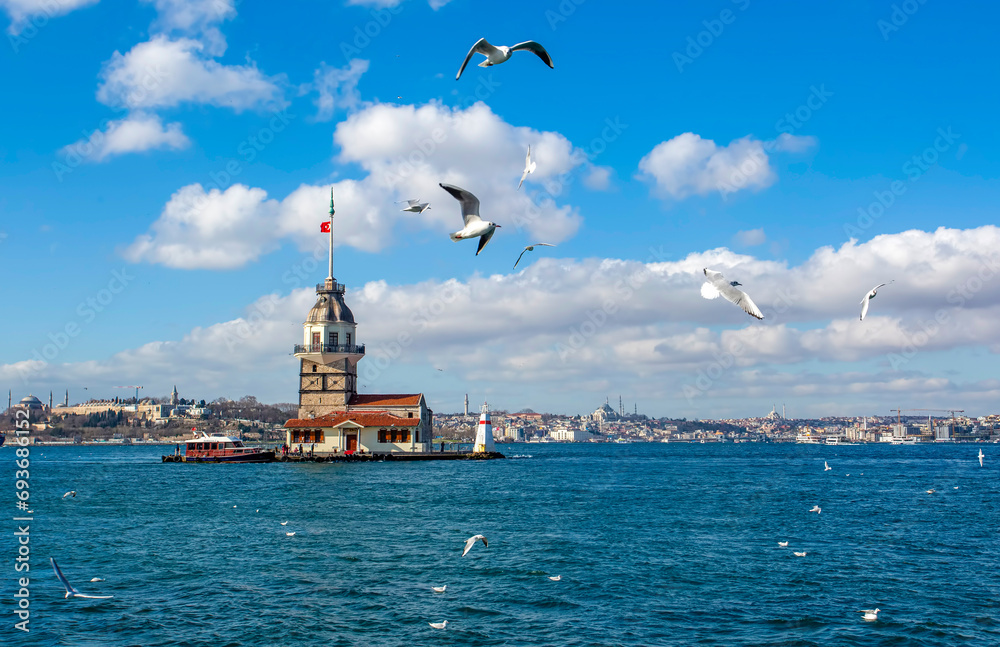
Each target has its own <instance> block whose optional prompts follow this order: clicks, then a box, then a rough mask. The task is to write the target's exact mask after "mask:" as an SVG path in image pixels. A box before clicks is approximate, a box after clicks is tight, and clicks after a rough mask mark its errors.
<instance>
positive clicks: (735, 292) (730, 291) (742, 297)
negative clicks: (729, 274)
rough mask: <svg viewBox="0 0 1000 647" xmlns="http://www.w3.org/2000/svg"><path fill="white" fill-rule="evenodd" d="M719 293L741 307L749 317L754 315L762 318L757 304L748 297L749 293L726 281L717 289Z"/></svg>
mask: <svg viewBox="0 0 1000 647" xmlns="http://www.w3.org/2000/svg"><path fill="white" fill-rule="evenodd" d="M717 287H718V286H717ZM719 293H720V294H722V296H724V297H725V298H726V299H728V300H729V301H730V302H732V303H735V304H736V305H738V306H739V307H741V308H743V312H745V313H747V314H748V315H750V316H751V317H756V318H757V319H763V318H764V315H763V314H761V312H760V310H759V309H758V308H757V304H755V303H754V302H753V300H752V299H751V298H750V295H749V294H747V293H746V292H744V291H743V290H741V289H739V288H737V287H735V286H733V285H729V284H728V283H727V284H726V286H725V287H724V288H720V289H719Z"/></svg>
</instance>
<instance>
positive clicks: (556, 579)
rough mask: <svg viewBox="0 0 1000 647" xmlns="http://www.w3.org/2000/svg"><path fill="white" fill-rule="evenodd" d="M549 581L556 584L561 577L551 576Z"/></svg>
mask: <svg viewBox="0 0 1000 647" xmlns="http://www.w3.org/2000/svg"><path fill="white" fill-rule="evenodd" d="M549 579H550V580H552V581H553V582H558V581H559V580H561V579H562V575H553V576H552V577H550V578H549Z"/></svg>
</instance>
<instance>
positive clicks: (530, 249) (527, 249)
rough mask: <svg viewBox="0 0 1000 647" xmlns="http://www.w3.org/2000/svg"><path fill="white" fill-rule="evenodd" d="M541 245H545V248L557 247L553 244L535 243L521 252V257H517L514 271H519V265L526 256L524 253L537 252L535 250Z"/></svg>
mask: <svg viewBox="0 0 1000 647" xmlns="http://www.w3.org/2000/svg"><path fill="white" fill-rule="evenodd" d="M539 245H544V246H545V247H555V245H553V244H551V243H534V244H532V245H528V246H527V247H525V248H524V249H523V250H522V251H521V253H520V255H519V256H518V257H517V260H516V261H514V269H517V264H518V263H520V262H521V256H524V252H533V251H535V248H536V247H538V246H539Z"/></svg>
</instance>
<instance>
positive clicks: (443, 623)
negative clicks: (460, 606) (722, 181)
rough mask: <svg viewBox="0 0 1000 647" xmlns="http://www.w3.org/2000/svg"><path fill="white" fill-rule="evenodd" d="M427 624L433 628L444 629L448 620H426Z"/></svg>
mask: <svg viewBox="0 0 1000 647" xmlns="http://www.w3.org/2000/svg"><path fill="white" fill-rule="evenodd" d="M427 624H429V625H430V626H432V627H434V628H435V629H444V628H445V627H447V626H448V621H447V620H443V621H441V622H428V623H427Z"/></svg>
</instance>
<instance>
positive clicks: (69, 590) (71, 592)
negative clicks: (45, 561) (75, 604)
mask: <svg viewBox="0 0 1000 647" xmlns="http://www.w3.org/2000/svg"><path fill="white" fill-rule="evenodd" d="M49 561H50V562H52V569H53V570H54V571H55V572H56V577H58V578H59V581H60V582H62V585H63V586H65V587H66V597H67V598H84V599H87V600H110V599H111V598H113V597H115V596H113V595H84V594H83V593H80V592H79V591H77V590H76V589H74V588H73V585H72V584H70V583H69V582H68V581H66V576H65V575H63V574H62V571H61V570H59V565H58V564H56V560H54V559H52V558H51V557H50V558H49Z"/></svg>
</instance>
